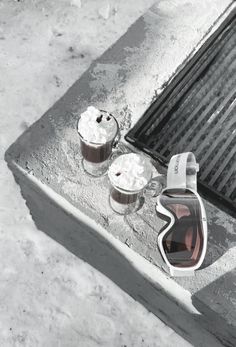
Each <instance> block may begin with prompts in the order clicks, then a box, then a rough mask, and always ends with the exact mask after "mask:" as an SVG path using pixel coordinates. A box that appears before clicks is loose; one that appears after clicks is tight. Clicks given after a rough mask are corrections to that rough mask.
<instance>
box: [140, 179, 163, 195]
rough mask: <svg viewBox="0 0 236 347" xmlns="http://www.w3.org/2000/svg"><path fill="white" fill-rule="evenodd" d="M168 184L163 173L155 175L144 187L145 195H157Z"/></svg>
mask: <svg viewBox="0 0 236 347" xmlns="http://www.w3.org/2000/svg"><path fill="white" fill-rule="evenodd" d="M165 185H166V178H165V177H164V176H163V175H158V176H155V177H153V178H152V179H151V180H150V182H149V183H148V184H147V186H146V187H145V189H144V196H147V197H148V196H150V197H153V198H154V197H157V196H158V195H160V193H161V192H162V190H163V189H164V187H165Z"/></svg>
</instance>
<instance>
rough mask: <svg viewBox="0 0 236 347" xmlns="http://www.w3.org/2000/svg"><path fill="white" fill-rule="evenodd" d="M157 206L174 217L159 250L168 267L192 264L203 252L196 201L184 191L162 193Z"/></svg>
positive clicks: (198, 209) (200, 222) (199, 216)
mask: <svg viewBox="0 0 236 347" xmlns="http://www.w3.org/2000/svg"><path fill="white" fill-rule="evenodd" d="M160 202H161V204H162V205H163V206H164V207H165V208H166V209H167V210H169V211H170V212H171V214H172V215H173V216H174V218H175V223H174V225H173V226H172V228H171V229H170V230H169V231H168V232H167V233H166V234H165V235H164V237H163V240H162V242H163V248H164V251H165V254H166V257H167V259H168V261H169V262H170V264H171V265H173V266H175V267H192V266H194V265H196V264H197V263H198V261H199V258H200V256H201V254H202V249H203V226H202V216H201V209H200V203H199V201H198V198H197V197H196V196H195V194H194V193H192V192H191V191H190V190H188V189H183V190H175V189H171V190H166V191H164V192H163V193H162V195H161V198H160Z"/></svg>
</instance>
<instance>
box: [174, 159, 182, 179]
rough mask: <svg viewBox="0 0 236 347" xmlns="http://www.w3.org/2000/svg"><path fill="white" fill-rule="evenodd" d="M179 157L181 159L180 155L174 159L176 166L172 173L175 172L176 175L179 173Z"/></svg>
mask: <svg viewBox="0 0 236 347" xmlns="http://www.w3.org/2000/svg"><path fill="white" fill-rule="evenodd" d="M180 157H181V156H180V155H177V157H176V164H175V167H174V172H175V174H176V175H177V174H178V173H179V162H180Z"/></svg>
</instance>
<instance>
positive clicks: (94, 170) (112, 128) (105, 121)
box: [78, 106, 120, 177]
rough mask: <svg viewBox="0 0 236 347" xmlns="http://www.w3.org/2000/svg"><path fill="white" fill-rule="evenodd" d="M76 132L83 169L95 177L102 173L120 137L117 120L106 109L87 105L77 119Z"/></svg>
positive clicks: (105, 170) (104, 171) (105, 169)
mask: <svg viewBox="0 0 236 347" xmlns="http://www.w3.org/2000/svg"><path fill="white" fill-rule="evenodd" d="M78 134H79V138H80V148H81V153H82V156H83V159H82V166H83V169H84V170H85V171H86V172H87V173H88V174H90V175H92V176H95V177H99V176H102V175H104V174H105V173H106V172H107V169H108V166H109V163H110V158H111V154H112V151H113V149H114V148H115V147H116V145H117V144H118V142H119V139H120V131H119V125H118V122H117V120H116V119H115V117H114V116H113V115H111V114H110V113H108V112H107V111H103V110H98V109H96V108H95V107H93V106H89V107H88V108H87V110H86V111H85V112H84V113H82V114H81V116H80V119H79V121H78Z"/></svg>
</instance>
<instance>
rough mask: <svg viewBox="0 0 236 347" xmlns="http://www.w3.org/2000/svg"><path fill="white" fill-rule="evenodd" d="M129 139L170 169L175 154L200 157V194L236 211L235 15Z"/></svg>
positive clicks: (147, 114) (146, 114)
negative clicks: (191, 153) (185, 152)
mask: <svg viewBox="0 0 236 347" xmlns="http://www.w3.org/2000/svg"><path fill="white" fill-rule="evenodd" d="M126 139H127V141H129V142H131V143H132V144H133V145H135V146H137V147H139V148H140V149H142V150H144V151H145V152H147V153H148V154H150V155H151V156H153V157H154V158H156V159H158V160H161V161H162V162H163V163H165V164H166V163H167V162H168V161H169V159H170V158H171V156H172V155H173V154H176V153H180V152H184V151H192V152H194V153H195V155H196V158H197V160H198V162H199V163H200V173H199V176H198V177H199V186H200V189H202V191H203V192H204V193H207V196H208V197H210V198H212V199H213V200H214V201H216V199H217V200H218V201H219V200H220V201H221V203H223V204H224V205H225V206H227V207H230V208H231V210H232V211H234V212H235V211H236V14H235V12H234V13H231V15H230V16H229V18H228V19H227V20H226V21H225V22H224V23H223V25H222V26H221V27H220V28H219V29H218V31H217V32H216V33H215V34H214V36H212V37H211V38H210V39H209V40H208V41H207V43H206V44H205V45H204V46H203V47H202V49H201V50H200V51H199V52H198V53H197V54H196V55H195V56H194V58H193V59H192V60H191V61H190V63H188V64H187V66H185V68H184V69H183V70H182V71H181V72H180V74H179V75H178V76H177V77H176V78H175V79H174V81H173V82H172V83H171V84H170V85H169V86H168V87H167V88H166V90H165V91H164V92H163V93H162V95H161V96H160V97H159V98H158V99H157V100H156V101H155V102H154V104H153V105H152V106H151V107H150V108H149V109H148V110H147V112H146V113H145V114H144V116H143V117H142V119H141V120H140V121H139V122H138V123H137V124H136V125H135V127H134V128H133V129H132V130H131V131H130V132H129V133H128V134H127V136H126Z"/></svg>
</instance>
